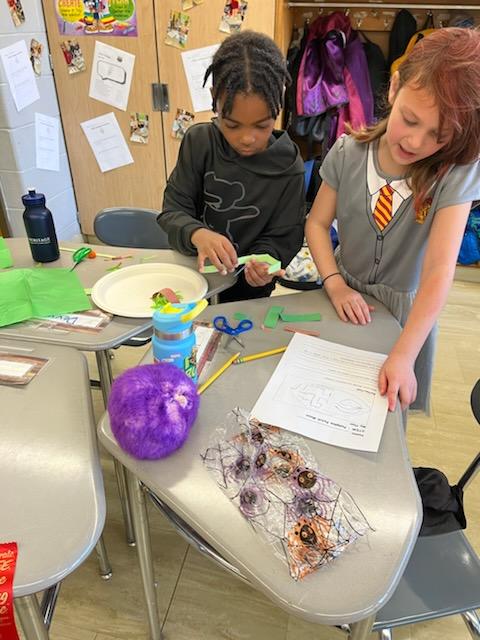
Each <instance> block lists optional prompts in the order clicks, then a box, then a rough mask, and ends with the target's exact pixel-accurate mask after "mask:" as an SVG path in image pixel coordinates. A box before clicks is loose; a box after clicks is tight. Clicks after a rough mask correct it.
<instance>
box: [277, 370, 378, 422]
mask: <svg viewBox="0 0 480 640" xmlns="http://www.w3.org/2000/svg"><path fill="white" fill-rule="evenodd" d="M361 393H363V395H364V396H367V397H368V396H370V397H369V398H368V400H369V401H367V400H366V399H363V398H362V397H360V394H361ZM276 397H277V399H279V398H281V399H283V401H284V402H286V403H288V404H293V405H295V406H298V405H301V406H302V407H304V408H305V409H306V410H310V411H314V412H320V413H323V414H326V415H329V416H332V417H334V416H336V415H338V414H340V415H343V416H344V417H345V418H348V417H353V416H355V417H356V418H357V419H362V420H364V419H366V418H367V417H368V415H369V413H370V410H371V408H372V401H373V394H368V393H365V392H362V391H356V392H355V390H354V391H352V390H349V389H348V390H339V389H334V388H333V387H331V386H328V385H326V384H322V383H315V382H298V381H296V380H295V379H294V378H292V377H291V376H287V377H286V378H285V380H284V383H283V384H282V385H281V386H280V387H279V388H278V390H277V395H276Z"/></svg>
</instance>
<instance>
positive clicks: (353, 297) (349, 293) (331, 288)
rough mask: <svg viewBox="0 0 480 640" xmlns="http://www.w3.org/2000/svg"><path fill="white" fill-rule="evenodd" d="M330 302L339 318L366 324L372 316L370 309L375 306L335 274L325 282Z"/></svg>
mask: <svg viewBox="0 0 480 640" xmlns="http://www.w3.org/2000/svg"><path fill="white" fill-rule="evenodd" d="M325 289H326V291H327V293H328V297H329V298H330V301H331V303H332V304H333V306H334V307H335V311H336V312H337V314H338V317H339V318H340V320H343V321H344V322H349V321H350V322H352V323H353V324H368V323H369V322H371V320H372V318H371V316H370V311H374V310H375V307H373V306H372V305H370V304H367V302H365V300H364V298H363V296H362V295H361V294H360V293H358V291H355V289H352V288H351V287H349V286H348V285H347V284H346V282H345V280H344V279H343V278H342V277H340V276H335V278H331V279H329V280H328V282H326V283H325Z"/></svg>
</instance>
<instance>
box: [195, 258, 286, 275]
mask: <svg viewBox="0 0 480 640" xmlns="http://www.w3.org/2000/svg"><path fill="white" fill-rule="evenodd" d="M252 258H253V259H255V260H256V261H257V262H266V263H267V264H269V265H270V266H269V267H268V273H275V272H276V271H280V269H281V268H282V265H281V264H280V260H277V259H276V258H273V257H272V256H271V255H270V254H268V253H252V254H250V255H249V256H240V258H238V264H245V263H246V262H248V261H249V260H252ZM217 271H218V269H217V267H214V266H213V264H210V265H208V266H207V267H204V268H203V271H202V273H217Z"/></svg>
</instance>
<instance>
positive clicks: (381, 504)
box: [98, 291, 422, 640]
mask: <svg viewBox="0 0 480 640" xmlns="http://www.w3.org/2000/svg"><path fill="white" fill-rule="evenodd" d="M367 298H368V297H367ZM368 299H369V300H370V301H371V302H372V304H374V305H375V307H376V310H375V312H374V313H373V321H372V323H371V324H369V325H367V326H354V325H352V324H350V323H343V322H341V321H340V320H339V319H338V318H337V316H336V313H335V311H334V309H333V308H332V306H331V304H330V303H329V301H328V299H327V298H326V295H325V294H324V293H323V292H322V291H313V292H308V293H301V294H295V295H292V294H291V295H287V296H279V297H275V298H273V299H262V300H250V301H246V302H235V303H229V304H223V305H219V306H217V307H214V308H207V309H206V310H205V311H204V313H203V314H202V315H201V316H200V317H199V318H200V319H201V320H204V319H211V318H213V316H214V315H216V314H218V313H220V314H221V315H226V316H227V317H229V318H230V319H231V320H232V321H233V313H234V312H235V311H242V312H243V313H246V314H247V315H248V317H249V318H251V319H252V320H253V321H254V323H255V327H254V329H253V330H252V331H251V332H248V333H244V334H242V340H243V341H244V343H245V346H246V348H245V352H244V355H248V354H249V353H255V352H259V351H263V350H266V349H272V348H275V347H278V346H282V345H286V344H287V343H288V342H289V340H290V337H291V335H292V334H290V333H287V332H285V331H283V330H282V328H281V325H279V326H277V328H276V329H275V330H270V331H262V330H261V329H260V324H261V322H262V320H263V318H264V316H265V313H266V311H267V309H268V308H269V307H270V306H272V305H274V304H275V305H283V306H284V307H285V309H286V311H288V312H290V313H311V312H314V311H320V312H321V314H322V316H323V318H322V321H321V322H317V323H304V324H299V325H297V326H298V327H304V328H310V329H316V330H317V331H319V332H320V334H321V337H322V338H323V339H325V340H331V341H334V342H338V343H341V344H344V345H348V346H352V347H357V348H362V349H366V350H371V351H379V352H383V353H387V352H388V351H389V349H390V348H391V347H392V345H393V343H394V342H395V340H396V338H397V336H398V335H399V331H400V328H399V325H398V324H397V322H396V321H395V320H394V319H393V317H392V316H391V315H390V314H389V313H388V311H387V310H386V309H385V307H383V305H381V304H380V303H378V302H377V301H373V300H372V299H370V298H368ZM234 345H235V343H232V344H231V346H229V352H231V351H236V350H237V348H236V347H235V346H234ZM227 358H228V354H227V353H226V352H225V351H222V350H220V351H218V352H217V355H216V357H215V360H214V362H213V363H212V365H211V369H210V373H212V372H214V371H215V370H216V369H217V368H218V367H219V366H220V365H221V364H222V363H223V362H225V360H226V359H227ZM279 358H280V356H271V357H268V358H263V359H260V360H256V361H253V362H250V363H244V364H241V365H235V366H231V367H230V368H229V369H228V370H227V371H226V372H225V373H224V374H223V375H221V376H220V378H218V379H217V380H216V381H215V382H214V383H213V384H212V385H211V386H210V387H209V388H208V389H207V390H206V391H205V392H204V393H203V394H202V397H201V405H200V411H199V415H198V417H197V420H196V423H195V425H194V427H193V429H192V431H191V433H190V436H189V439H188V440H187V442H186V443H185V445H184V446H183V447H182V448H181V449H180V450H178V451H177V452H176V453H174V454H173V455H171V456H170V457H168V458H166V459H164V460H160V461H149V462H147V461H140V460H136V459H134V458H132V457H130V456H129V455H127V454H126V453H125V452H124V451H123V450H122V449H120V447H119V446H118V444H117V442H116V440H115V438H114V437H113V435H112V432H111V429H110V424H109V419H108V415H107V414H105V415H104V417H103V419H102V420H101V422H100V424H99V428H98V434H99V438H100V441H101V442H102V443H103V445H104V446H105V447H106V448H107V450H108V451H110V453H111V454H112V455H113V456H114V457H116V458H117V459H118V460H119V461H120V462H121V463H122V464H123V465H124V466H125V467H126V468H127V470H128V471H127V481H128V485H129V490H130V492H131V494H133V495H131V499H132V504H133V501H134V499H136V506H135V509H134V514H133V517H134V527H135V531H136V534H137V540H141V541H142V543H141V544H140V542H139V544H138V545H137V547H138V553H139V560H140V566H141V570H142V577H143V582H144V589H145V594H146V600H147V610H148V619H149V624H150V633H151V638H152V640H158V639H159V638H161V633H160V626H159V622H158V611H157V607H156V597H155V589H154V586H153V570H152V569H151V564H150V562H151V558H150V557H149V546H148V535H146V534H145V527H146V520H145V519H144V518H143V517H142V513H143V512H142V509H141V508H139V507H138V504H139V501H140V504H141V495H142V493H143V492H142V491H141V489H140V486H139V483H138V481H141V482H142V483H144V485H146V487H147V488H148V489H149V490H150V491H151V492H153V493H154V494H155V495H156V496H158V497H159V498H160V500H161V501H162V502H163V504H164V505H166V506H167V507H168V508H169V509H171V510H173V512H174V514H175V517H176V518H178V519H179V520H180V521H181V522H182V524H186V525H187V527H186V528H187V530H188V528H190V529H192V530H193V531H194V532H195V533H196V534H197V535H198V536H199V537H200V538H201V539H203V540H204V541H206V542H207V543H208V544H209V545H211V547H213V548H214V549H215V550H216V552H218V554H220V555H221V557H222V558H223V559H224V560H226V561H227V562H228V563H230V564H231V565H233V568H234V571H236V572H238V573H240V574H241V576H243V577H244V578H246V579H247V581H248V582H249V583H250V584H251V585H252V586H253V587H255V588H256V589H258V590H259V591H262V592H263V593H264V594H265V595H266V596H268V597H269V598H270V599H271V600H272V601H273V602H274V603H275V604H277V605H278V606H279V607H281V608H283V609H285V610H286V611H287V612H288V613H290V614H292V615H294V616H299V617H301V618H303V619H305V620H308V621H310V622H316V623H318V624H323V625H341V624H347V623H354V624H353V625H352V631H351V636H350V637H351V638H352V639H353V638H354V639H355V640H360V639H361V640H363V639H364V638H367V637H368V633H369V632H370V629H371V625H372V624H373V621H374V617H375V612H376V611H378V610H379V609H380V608H381V607H382V606H383V605H384V604H385V603H386V602H387V600H388V599H389V598H390V596H391V595H392V594H393V592H394V590H395V588H396V585H397V583H398V581H399V579H400V577H401V575H402V573H403V570H404V568H405V566H406V564H407V561H408V559H409V556H410V554H411V552H412V550H413V547H414V544H415V541H416V538H417V535H418V531H419V528H420V524H421V514H422V507H421V502H420V498H419V495H418V491H417V487H416V483H415V479H414V476H413V473H412V469H411V465H410V460H409V457H408V452H407V448H406V443H405V435H404V426H403V419H402V414H401V411H400V410H399V409H397V410H396V411H395V412H394V413H389V414H388V417H387V420H386V424H385V429H384V432H383V437H382V441H381V444H380V449H379V452H378V453H363V452H359V451H353V450H348V449H342V448H339V447H334V446H331V445H326V444H322V443H320V442H315V441H313V440H308V444H309V446H310V448H311V450H312V453H313V454H314V456H315V458H316V460H317V461H318V464H319V468H320V470H321V471H322V472H323V473H325V474H326V475H327V476H330V477H331V478H333V479H334V480H336V481H337V482H338V483H339V484H340V485H341V486H343V488H344V489H345V490H347V491H349V492H350V493H351V494H352V496H353V497H354V499H355V500H356V502H357V504H359V505H360V507H361V509H362V511H363V513H364V514H365V515H366V518H367V520H368V522H369V523H370V525H371V526H372V527H373V529H374V531H372V532H369V533H368V535H367V536H366V538H364V539H360V540H359V541H357V542H356V543H355V544H354V545H353V546H352V547H351V548H349V549H347V551H346V552H345V553H344V554H343V555H342V556H341V557H339V558H338V559H336V560H334V561H333V563H332V564H331V565H329V566H327V567H324V568H322V569H320V570H319V571H317V572H316V573H314V574H313V575H311V576H308V577H307V578H305V579H304V580H303V581H299V582H294V581H293V580H292V579H291V578H290V576H289V574H288V569H287V567H286V565H285V564H284V563H283V562H282V561H280V560H279V559H278V558H277V557H276V556H275V555H274V554H273V553H272V552H271V551H270V550H269V548H268V545H267V544H266V543H264V542H263V541H262V540H261V538H260V537H259V536H258V535H257V534H256V533H255V532H254V531H253V529H252V528H251V526H250V525H249V524H248V523H247V521H246V520H245V519H244V518H243V517H242V515H241V514H240V512H239V510H238V509H237V508H236V507H235V506H234V505H233V504H232V503H231V502H230V501H229V500H228V498H227V497H226V496H225V495H224V494H223V493H222V491H221V490H220V489H219V488H218V487H217V485H216V484H215V482H214V480H213V479H212V477H211V476H210V474H209V472H208V470H207V469H206V468H205V467H204V465H203V462H202V461H201V459H200V452H203V451H204V450H205V449H206V448H207V446H208V444H209V438H210V437H211V435H212V433H213V432H214V430H215V429H216V428H217V427H218V426H220V425H222V423H223V422H224V418H225V416H226V414H227V413H228V412H229V411H230V410H231V409H233V408H234V407H235V406H238V407H242V408H245V409H251V408H252V407H253V405H254V403H255V401H256V399H257V397H258V395H259V394H260V391H261V389H262V388H263V387H264V386H265V384H266V382H267V380H268V379H269V377H270V376H271V374H272V372H273V370H274V368H275V366H276V364H277V363H278V361H279ZM149 361H151V353H149V354H147V356H146V358H145V359H144V362H149ZM179 470H180V471H179ZM134 497H135V498H134ZM197 546H198V545H197ZM160 588H161V585H160Z"/></svg>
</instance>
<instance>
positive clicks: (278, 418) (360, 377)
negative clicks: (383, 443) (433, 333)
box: [251, 333, 388, 451]
mask: <svg viewBox="0 0 480 640" xmlns="http://www.w3.org/2000/svg"><path fill="white" fill-rule="evenodd" d="M386 357H387V356H386V355H383V354H381V353H373V352H370V351H362V350H361V349H353V348H352V347H345V346H343V345H340V344H336V343H333V342H327V341H326V340H321V339H320V338H315V337H312V336H306V335H303V334H298V333H297V334H295V335H294V336H293V338H292V340H291V342H290V344H289V345H288V348H287V350H286V351H285V353H284V354H283V357H282V359H281V360H280V362H279V364H278V365H277V368H276V369H275V371H274V372H273V375H272V377H271V378H270V380H269V381H268V383H267V385H266V387H265V388H264V390H263V391H262V393H261V395H260V397H259V398H258V400H257V402H256V404H255V406H254V407H253V409H252V413H251V415H252V417H254V418H257V419H258V420H260V421H261V422H266V423H268V424H272V425H275V426H277V427H281V428H283V429H288V430H289V431H293V432H295V433H300V434H302V435H304V436H307V437H309V438H312V439H313V440H319V441H320V442H326V443H328V444H333V445H337V446H340V447H346V448H349V449H358V450H360V451H378V447H379V445H380V440H381V437H382V432H383V427H384V424H385V419H386V415H387V409H388V406H387V400H386V398H384V397H382V396H381V395H380V393H379V391H378V374H379V371H380V369H381V367H382V364H383V362H384V361H385V359H386Z"/></svg>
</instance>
